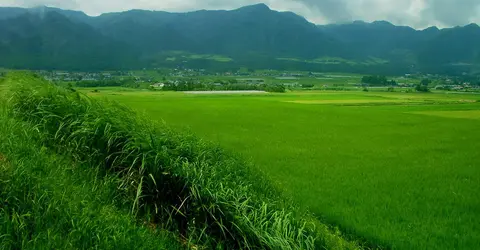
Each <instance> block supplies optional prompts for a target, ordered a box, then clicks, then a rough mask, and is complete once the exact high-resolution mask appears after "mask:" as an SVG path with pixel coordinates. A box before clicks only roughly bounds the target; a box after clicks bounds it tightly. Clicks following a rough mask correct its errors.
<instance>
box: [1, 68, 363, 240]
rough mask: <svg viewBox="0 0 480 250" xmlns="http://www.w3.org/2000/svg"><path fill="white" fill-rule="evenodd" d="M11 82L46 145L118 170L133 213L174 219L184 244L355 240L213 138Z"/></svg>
mask: <svg viewBox="0 0 480 250" xmlns="http://www.w3.org/2000/svg"><path fill="white" fill-rule="evenodd" d="M7 81H9V85H10V86H12V87H11V90H10V92H9V96H10V97H9V107H10V108H11V110H12V114H13V115H14V116H15V117H17V118H21V119H22V120H24V121H26V122H28V123H30V124H31V125H32V126H34V128H35V130H36V131H37V132H38V136H39V137H41V138H42V140H43V141H44V143H45V144H46V145H47V146H48V147H49V148H52V149H55V150H57V152H59V153H63V154H66V155H71V156H72V157H74V158H75V160H76V161H78V162H83V163H84V164H87V165H90V166H96V167H98V168H99V169H100V170H101V171H103V172H104V173H105V174H108V175H112V174H114V175H116V176H119V178H121V180H122V181H121V182H120V183H119V185H118V189H119V191H120V192H119V193H120V194H122V195H123V196H124V197H123V199H122V200H123V201H125V204H126V205H129V206H130V207H131V213H132V214H141V215H142V216H147V217H149V218H150V223H152V224H160V223H165V222H167V224H168V226H169V227H170V228H171V229H173V230H177V231H178V232H179V233H180V234H181V235H182V237H184V238H185V241H187V243H192V244H201V245H203V246H205V247H206V248H229V249H231V248H241V249H320V248H328V249H334V248H337V249H345V248H355V247H356V246H355V244H353V243H350V242H346V241H344V240H343V239H342V238H341V237H340V236H338V235H336V234H333V233H330V232H329V231H328V230H326V228H324V227H322V226H321V225H320V226H319V224H318V223H316V222H315V221H314V220H312V219H310V218H311V217H309V216H308V215H305V214H302V213H300V212H298V211H299V210H297V209H296V208H295V207H294V206H293V205H292V203H290V202H289V201H285V200H284V199H282V197H281V196H280V195H279V194H278V193H277V192H276V191H275V190H274V189H273V188H271V187H270V186H269V184H268V183H267V182H266V181H265V180H264V178H263V177H262V176H261V174H259V173H258V172H255V171H252V169H251V168H250V167H249V165H248V164H247V163H245V162H243V161H241V160H239V159H236V158H235V157H232V156H230V155H228V154H225V153H224V152H223V151H222V150H221V149H220V148H218V147H216V146H213V145H210V144H209V143H206V142H204V141H201V140H198V139H196V138H194V137H193V136H190V135H183V134H178V133H175V132H174V131H172V130H170V129H169V128H168V127H166V126H165V125H162V124H155V123H152V122H151V121H149V120H147V119H145V118H143V117H139V116H138V115H136V114H135V113H134V112H132V111H131V110H129V109H128V108H125V107H122V106H118V105H116V104H112V103H108V102H100V101H95V100H91V99H88V98H86V97H84V96H82V95H79V94H78V93H76V92H71V91H70V90H65V89H61V88H58V87H55V86H53V85H50V84H48V83H45V82H43V81H42V80H40V79H38V78H35V77H34V76H31V75H25V74H22V75H11V76H10V77H9V80H7ZM315 225H317V226H319V227H316V226H315Z"/></svg>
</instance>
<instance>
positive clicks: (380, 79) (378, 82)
mask: <svg viewBox="0 0 480 250" xmlns="http://www.w3.org/2000/svg"><path fill="white" fill-rule="evenodd" d="M362 83H363V84H368V85H370V86H396V85H397V82H395V80H390V81H389V80H388V79H387V77H386V76H364V77H363V78H362Z"/></svg>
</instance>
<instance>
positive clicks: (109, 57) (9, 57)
mask: <svg viewBox="0 0 480 250" xmlns="http://www.w3.org/2000/svg"><path fill="white" fill-rule="evenodd" d="M0 56H1V60H0V66H2V67H14V68H34V69H78V70H80V69H81V70H90V69H91V70H95V69H119V68H144V67H173V66H178V65H183V66H187V67H197V68H212V69H227V68H236V67H248V68H278V69H303V70H312V71H313V70H326V71H330V70H331V71H354V72H378V71H381V72H386V73H398V74H401V73H410V72H416V71H425V72H430V73H462V72H470V71H475V70H477V69H478V65H480V27H478V26H477V25H476V24H471V25H467V26H464V27H455V28H448V29H438V28H435V27H432V28H428V29H425V30H415V29H413V28H411V27H406V26H395V25H393V24H391V23H388V22H385V21H376V22H373V23H366V22H361V21H356V22H353V23H346V24H336V25H320V26H317V25H314V24H312V23H310V22H308V21H307V20H306V19H305V18H304V17H301V16H299V15H297V14H294V13H292V12H278V11H274V10H271V9H270V8H269V7H268V6H266V5H264V4H258V5H252V6H246V7H242V8H239V9H236V10H232V11H222V10H220V11H206V10H201V11H195V12H189V13H168V12H163V11H143V10H131V11H126V12H120V13H107V14H102V15H100V16H97V17H92V16H88V15H86V14H84V13H83V12H78V11H70V10H62V9H56V8H47V7H39V8H32V9H23V8H0Z"/></svg>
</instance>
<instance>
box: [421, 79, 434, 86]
mask: <svg viewBox="0 0 480 250" xmlns="http://www.w3.org/2000/svg"><path fill="white" fill-rule="evenodd" d="M430 83H432V81H431V80H430V79H428V78H425V79H423V80H422V81H421V82H420V84H421V85H423V86H428V85H429V84H430Z"/></svg>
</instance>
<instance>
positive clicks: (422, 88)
mask: <svg viewBox="0 0 480 250" xmlns="http://www.w3.org/2000/svg"><path fill="white" fill-rule="evenodd" d="M422 82H423V81H422ZM415 90H416V91H417V92H430V89H429V88H428V86H427V85H423V83H421V84H417V85H416V86H415Z"/></svg>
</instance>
